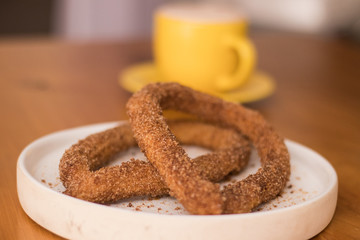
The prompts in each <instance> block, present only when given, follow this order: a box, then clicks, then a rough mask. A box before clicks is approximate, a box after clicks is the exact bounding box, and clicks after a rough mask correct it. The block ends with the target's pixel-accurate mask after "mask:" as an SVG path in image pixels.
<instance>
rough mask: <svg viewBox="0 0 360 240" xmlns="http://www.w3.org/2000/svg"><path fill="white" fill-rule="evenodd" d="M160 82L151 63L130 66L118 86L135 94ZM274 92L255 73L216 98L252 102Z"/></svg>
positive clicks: (260, 74)
mask: <svg viewBox="0 0 360 240" xmlns="http://www.w3.org/2000/svg"><path fill="white" fill-rule="evenodd" d="M154 82H161V79H160V76H159V74H158V72H157V70H156V68H155V65H154V64H153V63H151V62H149V63H142V64H139V65H135V66H132V67H130V68H128V69H126V70H124V71H123V72H122V74H120V77H119V84H120V86H122V87H123V88H124V89H126V90H128V91H130V92H136V91H138V90H140V89H141V88H142V87H144V86H145V85H146V84H148V83H154ZM274 90H275V83H274V80H273V79H272V78H271V77H270V76H269V75H267V74H265V73H263V72H260V71H255V72H254V73H253V75H252V76H251V77H250V79H249V80H248V82H247V83H245V84H244V85H243V86H241V87H240V88H239V89H234V90H231V91H228V92H221V93H217V94H216V95H217V96H218V97H221V98H223V99H224V100H227V101H231V102H241V103H244V102H252V101H256V100H260V99H263V98H265V97H268V96H269V95H271V94H272V93H273V92H274Z"/></svg>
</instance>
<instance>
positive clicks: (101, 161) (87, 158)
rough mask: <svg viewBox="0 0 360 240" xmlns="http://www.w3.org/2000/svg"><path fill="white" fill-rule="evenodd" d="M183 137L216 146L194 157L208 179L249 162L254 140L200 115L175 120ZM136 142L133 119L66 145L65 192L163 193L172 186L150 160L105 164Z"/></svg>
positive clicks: (107, 196) (100, 196)
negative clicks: (199, 118) (195, 118)
mask: <svg viewBox="0 0 360 240" xmlns="http://www.w3.org/2000/svg"><path fill="white" fill-rule="evenodd" d="M169 126H170V128H171V129H172V131H173V132H174V133H175V134H176V136H177V137H178V139H179V141H180V142H182V143H184V144H190V145H199V146H203V147H206V148H209V149H212V150H214V151H213V152H212V153H209V154H205V155H202V156H199V157H197V158H195V159H193V160H191V161H192V164H193V166H194V167H195V168H197V169H199V173H200V175H201V176H202V177H203V178H204V179H208V180H211V181H219V180H221V179H222V178H224V177H225V176H226V175H227V174H229V173H230V172H233V171H239V170H240V169H242V168H243V167H244V166H245V165H246V164H247V162H248V158H249V154H250V145H249V141H248V140H246V139H245V138H243V137H242V136H241V135H240V134H238V133H237V132H235V131H233V130H230V129H226V128H221V127H216V126H213V125H210V124H206V123H201V122H195V121H170V122H169ZM133 146H136V142H135V140H134V138H133V133H132V131H131V128H130V126H129V125H128V124H123V125H121V126H118V127H116V128H113V129H109V130H106V131H103V132H100V133H96V134H93V135H90V136H88V137H87V138H85V139H83V140H80V141H79V142H78V143H77V144H74V145H73V146H72V147H71V148H69V149H68V150H66V152H65V153H64V155H63V157H62V158H61V160H60V165H59V170H60V179H61V181H62V182H63V185H64V186H65V188H66V191H65V193H66V194H68V195H71V196H74V197H77V198H81V199H84V200H88V201H92V202H99V203H109V202H114V201H117V200H120V199H124V198H129V197H134V196H142V195H148V196H161V195H166V194H169V189H168V187H167V185H166V184H165V183H164V181H163V180H162V178H161V177H160V175H159V173H158V171H157V170H156V169H155V168H154V167H153V166H152V165H151V164H150V163H149V162H147V161H140V160H134V159H132V160H131V161H129V162H124V163H122V164H121V165H119V166H112V167H102V166H104V165H105V164H106V163H107V162H108V161H110V160H111V157H112V156H113V155H115V154H116V153H118V152H120V151H123V150H126V149H128V148H130V147H133Z"/></svg>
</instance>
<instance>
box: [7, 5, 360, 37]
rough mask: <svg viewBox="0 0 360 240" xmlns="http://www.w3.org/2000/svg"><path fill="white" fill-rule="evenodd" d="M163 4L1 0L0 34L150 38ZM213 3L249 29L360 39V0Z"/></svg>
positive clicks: (9, 35)
mask: <svg viewBox="0 0 360 240" xmlns="http://www.w3.org/2000/svg"><path fill="white" fill-rule="evenodd" d="M167 2H174V1H172V0H102V1H100V0H76V1H71V0H32V1H26V0H2V1H1V3H0V37H1V38H2V37H12V36H24V35H27V36H39V35H41V36H44V35H46V36H53V37H58V38H63V39H69V40H85V41H88V40H89V41H91V40H105V39H106V40H113V39H114V40H116V39H134V38H149V37H150V36H151V29H152V13H153V11H154V9H155V8H156V7H157V6H158V5H161V4H164V3H167ZM188 2H200V1H188ZM202 2H203V1H202ZM207 2H209V1H207ZM211 2H222V3H224V2H225V3H227V4H231V5H233V6H234V7H236V8H239V10H241V11H242V12H244V13H245V14H246V16H247V18H248V19H249V20H250V22H251V29H252V30H258V29H261V30H271V31H288V32H289V31H290V32H302V33H307V34H321V35H331V36H342V37H344V36H345V37H348V38H351V39H354V40H356V41H360V1H359V0H228V1H220V0H218V1H214V0H213V1H211Z"/></svg>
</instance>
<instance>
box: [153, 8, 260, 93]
mask: <svg viewBox="0 0 360 240" xmlns="http://www.w3.org/2000/svg"><path fill="white" fill-rule="evenodd" d="M153 36H154V39H153V42H154V58H155V64H156V68H157V69H158V71H159V73H160V76H161V79H162V81H168V82H169V81H171V82H178V83H181V84H183V85H186V86H189V87H192V88H194V89H198V90H200V91H204V92H208V93H216V92H225V91H229V90H233V89H236V88H238V87H240V86H241V85H242V84H244V83H245V82H246V81H247V80H248V78H249V76H250V75H251V73H252V71H253V69H254V66H255V62H256V53H255V48H254V46H253V44H252V43H251V41H250V40H249V39H248V37H247V22H246V20H245V19H244V17H243V16H242V15H241V14H239V13H238V12H237V11H235V10H233V9H231V8H227V7H220V6H216V5H203V4H170V5H165V6H162V7H160V8H159V9H158V10H157V11H156V12H155V23H154V35H153Z"/></svg>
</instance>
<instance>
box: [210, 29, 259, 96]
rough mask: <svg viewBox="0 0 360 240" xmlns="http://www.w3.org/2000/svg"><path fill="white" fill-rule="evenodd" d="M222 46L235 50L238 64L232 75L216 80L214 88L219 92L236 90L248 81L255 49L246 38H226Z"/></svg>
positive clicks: (254, 58) (252, 67) (254, 57)
mask: <svg viewBox="0 0 360 240" xmlns="http://www.w3.org/2000/svg"><path fill="white" fill-rule="evenodd" d="M224 44H225V46H228V47H230V48H232V49H234V50H235V52H236V54H237V55H238V64H237V66H236V68H235V70H234V73H232V74H231V75H225V76H220V77H219V78H218V79H217V82H216V87H217V89H219V90H220V91H228V90H231V89H236V88H238V87H240V86H241V85H242V84H244V83H245V82H246V81H247V80H248V79H249V76H250V75H251V73H252V71H253V69H254V66H255V62H256V51H255V47H254V45H253V44H252V42H251V41H250V40H249V39H248V38H246V37H239V36H228V37H227V38H226V39H225V41H224Z"/></svg>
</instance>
